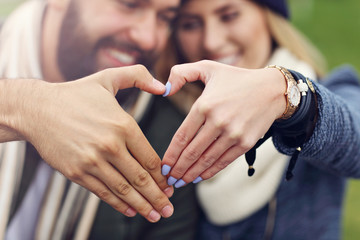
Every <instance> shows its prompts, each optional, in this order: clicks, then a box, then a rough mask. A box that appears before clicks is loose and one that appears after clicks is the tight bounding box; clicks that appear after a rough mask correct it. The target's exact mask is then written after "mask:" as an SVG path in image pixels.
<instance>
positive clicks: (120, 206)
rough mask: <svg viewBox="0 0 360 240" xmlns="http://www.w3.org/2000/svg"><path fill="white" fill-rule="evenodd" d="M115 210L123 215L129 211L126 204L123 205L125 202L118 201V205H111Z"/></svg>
mask: <svg viewBox="0 0 360 240" xmlns="http://www.w3.org/2000/svg"><path fill="white" fill-rule="evenodd" d="M111 206H112V207H113V208H114V209H115V210H117V211H119V212H121V213H123V214H124V213H125V212H126V210H127V209H128V205H127V204H125V203H123V202H121V201H117V202H116V203H113V204H112V205H111Z"/></svg>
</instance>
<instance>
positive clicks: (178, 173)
mask: <svg viewBox="0 0 360 240" xmlns="http://www.w3.org/2000/svg"><path fill="white" fill-rule="evenodd" d="M184 173H185V168H184V167H180V166H176V167H175V168H174V169H173V170H171V176H173V177H175V178H179V177H181V176H182V175H183V174H184Z"/></svg>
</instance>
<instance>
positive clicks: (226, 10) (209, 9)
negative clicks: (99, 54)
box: [176, 0, 272, 68]
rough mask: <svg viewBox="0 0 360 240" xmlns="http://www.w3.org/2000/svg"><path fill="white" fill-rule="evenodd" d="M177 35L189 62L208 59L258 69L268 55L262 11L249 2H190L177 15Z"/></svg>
mask: <svg viewBox="0 0 360 240" xmlns="http://www.w3.org/2000/svg"><path fill="white" fill-rule="evenodd" d="M176 31H177V32H176V38H177V41H178V44H179V46H180V49H181V50H182V52H183V54H184V57H185V58H186V60H187V61H189V62H194V61H199V60H202V59H209V60H215V61H218V62H221V63H225V64H229V65H233V66H238V67H245V68H261V67H264V66H265V65H266V63H267V61H268V59H269V57H270V54H271V47H272V41H271V36H270V32H269V29H268V25H267V24H266V18H265V11H264V8H262V7H261V6H259V5H258V4H256V3H254V2H252V1H249V0H189V1H188V2H187V3H186V4H185V5H184V6H183V7H182V9H181V11H180V17H179V21H178V24H177V29H176Z"/></svg>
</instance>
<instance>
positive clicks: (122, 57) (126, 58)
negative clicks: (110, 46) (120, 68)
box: [109, 50, 135, 64]
mask: <svg viewBox="0 0 360 240" xmlns="http://www.w3.org/2000/svg"><path fill="white" fill-rule="evenodd" d="M109 53H110V55H111V56H112V57H114V58H116V59H117V60H118V61H119V62H122V63H124V64H133V63H134V62H135V58H134V57H133V56H131V55H129V54H126V53H124V52H119V51H116V50H110V51H109Z"/></svg>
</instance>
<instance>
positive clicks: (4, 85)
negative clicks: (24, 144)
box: [0, 79, 42, 142]
mask: <svg viewBox="0 0 360 240" xmlns="http://www.w3.org/2000/svg"><path fill="white" fill-rule="evenodd" d="M40 82H42V81H39V80H30V79H4V80H0V91H1V92H0V112H1V117H0V141H2V142H5V141H15V140H25V139H26V137H25V136H26V130H27V129H28V127H27V125H28V124H29V123H28V121H37V120H36V119H35V118H34V115H35V114H32V115H31V114H29V111H30V112H32V111H34V109H36V108H35V107H36V105H37V104H38V103H36V102H35V101H34V100H35V98H34V96H36V93H35V91H36V90H37V89H38V88H39V86H40V85H39V84H41V83H40Z"/></svg>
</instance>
